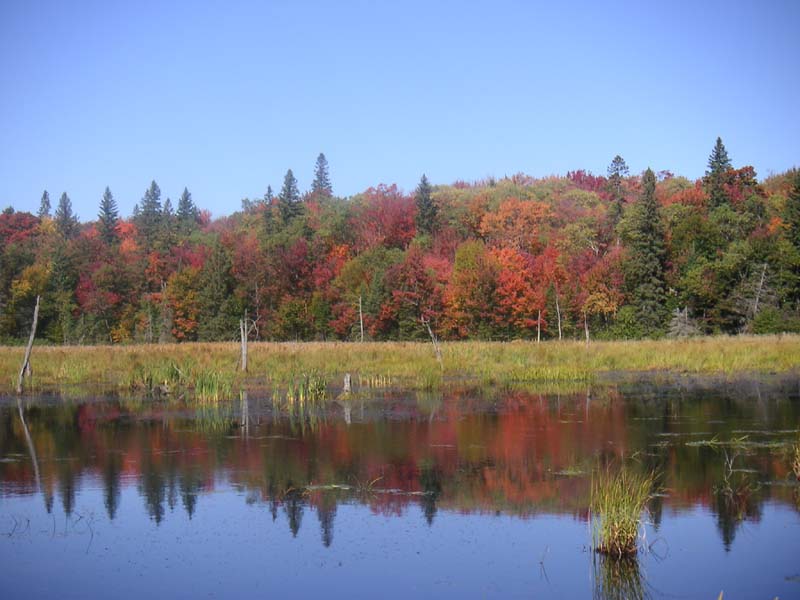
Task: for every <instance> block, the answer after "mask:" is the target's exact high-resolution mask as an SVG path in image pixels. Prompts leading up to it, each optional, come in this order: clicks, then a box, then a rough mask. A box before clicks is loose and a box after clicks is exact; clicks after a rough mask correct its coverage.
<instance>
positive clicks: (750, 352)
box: [0, 335, 800, 399]
mask: <svg viewBox="0 0 800 600" xmlns="http://www.w3.org/2000/svg"><path fill="white" fill-rule="evenodd" d="M441 348H442V356H443V360H442V363H441V365H440V364H439V363H438V362H437V360H436V357H435V354H434V352H433V349H432V347H431V344H429V343H427V344H426V343H422V342H419V343H411V342H386V343H380V344H376V343H364V344H360V343H341V342H313V343H299V344H298V343H251V344H250V349H249V358H248V363H249V364H248V372H247V373H242V372H241V371H239V370H237V360H238V357H239V354H238V352H239V348H238V345H237V344H233V343H228V344H226V343H214V344H154V345H131V346H73V347H63V346H62V347H55V346H35V347H34V351H33V355H32V359H31V362H32V366H33V378H32V380H31V383H32V387H31V388H30V389H31V390H32V391H36V390H46V389H53V388H57V387H61V386H75V385H101V386H107V387H112V388H116V389H118V390H120V391H123V390H132V391H134V392H144V393H148V394H153V393H155V394H170V393H171V394H177V393H180V392H181V391H186V390H194V391H195V392H197V393H198V395H202V396H203V397H204V398H207V399H213V398H216V399H220V398H222V397H224V396H226V395H231V394H235V392H236V390H237V389H259V388H267V389H282V390H291V391H290V394H291V395H293V396H295V397H299V396H301V395H302V396H303V397H304V398H308V397H309V396H321V395H323V390H324V389H325V388H327V387H328V386H329V385H330V386H333V387H334V388H336V387H337V386H341V385H342V381H343V377H344V375H345V374H346V373H351V374H352V376H353V381H354V383H357V384H358V385H359V386H360V387H370V388H386V387H393V386H394V387H406V388H413V389H418V390H432V389H437V388H439V387H441V386H442V385H445V384H447V383H448V382H460V383H462V382H475V383H476V384H480V385H484V386H486V385H488V386H491V385H503V386H514V385H527V384H532V385H534V384H535V385H542V386H558V385H560V384H565V383H566V384H573V383H578V384H585V383H590V382H591V381H593V380H594V379H595V378H597V377H598V376H601V375H602V374H604V373H616V372H621V371H622V372H652V371H664V372H671V373H688V374H717V375H723V376H731V375H734V374H737V373H743V372H786V371H791V370H793V369H796V368H797V366H798V365H800V337H799V336H793V335H784V336H771V337H769V336H767V337H755V336H749V337H748V336H737V337H712V338H695V339H688V340H658V341H626V342H592V343H591V344H590V345H589V346H588V347H587V346H586V345H585V344H583V343H580V342H547V343H542V344H536V343H524V342H514V343H501V342H449V343H444V344H442V346H441ZM22 354H23V349H22V348H18V347H12V348H9V347H2V348H0V381H2V382H4V386H7V388H8V389H11V387H12V384H13V382H14V378H15V374H16V371H17V370H18V368H19V364H20V361H21V359H22ZM339 389H341V388H339Z"/></svg>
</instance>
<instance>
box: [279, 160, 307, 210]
mask: <svg viewBox="0 0 800 600" xmlns="http://www.w3.org/2000/svg"><path fill="white" fill-rule="evenodd" d="M278 208H279V209H280V213H281V219H283V222H284V223H289V222H290V221H292V220H293V219H294V218H295V217H297V216H298V215H300V213H301V212H302V207H301V206H300V191H299V190H298V189H297V179H295V177H294V173H292V170H291V169H289V170H288V171H286V176H285V177H284V178H283V188H281V193H280V194H279V195H278Z"/></svg>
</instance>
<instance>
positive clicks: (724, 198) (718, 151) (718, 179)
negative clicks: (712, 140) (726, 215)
mask: <svg viewBox="0 0 800 600" xmlns="http://www.w3.org/2000/svg"><path fill="white" fill-rule="evenodd" d="M731 168H732V165H731V159H730V158H728V151H727V150H726V149H725V145H724V144H723V143H722V138H717V143H716V144H715V145H714V149H713V150H712V151H711V156H709V157H708V171H706V175H705V177H704V178H703V182H704V183H705V187H706V192H707V193H708V195H709V197H710V199H711V208H717V207H718V206H722V205H723V204H726V203H727V202H728V195H727V194H726V193H725V188H724V187H723V184H724V183H725V174H726V173H727V172H728V171H729V170H730V169H731Z"/></svg>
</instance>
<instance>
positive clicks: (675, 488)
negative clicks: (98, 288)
mask: <svg viewBox="0 0 800 600" xmlns="http://www.w3.org/2000/svg"><path fill="white" fill-rule="evenodd" d="M682 385H683V384H682ZM632 389H633V391H626V390H625V389H623V388H619V387H608V388H602V387H601V388H595V387H593V388H592V390H591V401H588V402H587V394H586V391H585V390H583V391H581V392H577V393H575V394H568V393H566V392H561V393H559V394H557V395H547V394H538V393H536V394H535V393H531V392H528V391H525V390H522V389H506V390H502V391H497V392H490V391H485V390H483V391H481V390H475V389H465V390H451V391H445V392H441V391H439V392H437V393H436V394H417V395H402V394H398V395H397V396H391V395H390V394H387V395H386V396H385V397H381V400H380V404H378V403H376V404H375V405H374V406H373V407H371V406H370V404H369V403H366V404H365V409H364V413H363V414H362V415H361V416H359V417H358V418H356V415H352V416H353V419H351V422H350V423H349V424H347V423H345V422H344V421H342V420H341V419H330V418H326V417H325V414H324V412H320V414H318V415H317V414H316V413H315V414H314V415H311V414H306V413H304V414H303V415H299V414H293V415H289V416H286V415H284V416H279V417H277V418H273V416H272V412H271V410H269V411H262V412H259V402H258V400H257V399H255V398H251V399H249V404H248V411H249V412H250V417H251V418H250V431H249V436H248V437H244V436H242V435H240V432H238V431H237V432H234V433H235V435H233V434H232V431H231V426H230V423H231V419H230V417H229V415H228V412H229V411H228V412H226V409H224V408H221V409H219V410H217V411H211V410H209V409H203V410H201V411H199V412H198V414H199V417H197V418H194V415H195V413H194V412H193V410H194V409H193V408H191V407H187V406H183V405H180V404H178V405H176V406H174V407H172V406H171V405H168V404H167V405H162V406H157V405H155V404H154V403H152V402H146V403H145V402H139V403H136V402H127V401H126V402H123V401H108V402H97V401H95V402H91V403H79V402H72V403H69V402H65V403H63V404H44V405H40V406H35V407H33V406H32V407H29V408H27V409H26V411H25V413H24V417H25V424H26V426H27V429H28V434H29V437H30V444H28V443H27V442H26V436H25V428H24V427H23V426H22V424H21V421H20V419H19V415H18V414H17V412H18V411H15V410H14V409H13V407H2V408H0V453H2V454H1V456H3V457H6V456H10V457H18V456H22V457H29V456H30V455H31V452H30V447H31V446H32V447H33V448H34V449H35V452H36V454H37V457H38V467H39V476H38V479H39V480H40V481H41V485H40V486H37V484H36V481H37V475H36V470H35V469H34V466H33V464H32V462H31V461H30V460H29V459H27V458H23V459H18V458H13V460H9V461H3V462H0V481H2V482H9V483H13V484H14V486H15V489H18V490H23V493H35V490H36V489H37V487H39V489H40V493H41V494H42V498H43V500H44V505H45V509H46V510H47V511H48V512H49V511H51V510H52V509H53V503H54V498H55V497H58V499H59V500H60V504H61V506H62V507H63V510H64V513H65V514H66V515H68V516H69V515H72V514H73V513H74V511H75V509H76V507H75V502H76V494H77V493H79V487H80V485H82V484H84V482H88V481H98V482H100V483H101V485H102V501H103V503H104V505H105V510H106V513H107V515H108V518H109V519H112V520H113V519H116V518H117V517H118V515H119V514H120V511H121V510H123V509H122V508H121V507H120V501H121V497H122V490H123V487H124V486H125V481H128V480H131V481H137V482H138V485H137V488H138V492H139V494H140V495H141V497H142V501H143V503H144V505H145V508H146V510H147V514H148V515H149V516H150V517H151V519H152V520H153V521H154V522H155V523H156V524H160V523H161V522H162V521H163V520H164V519H165V518H166V515H167V507H169V508H170V509H172V510H176V509H177V510H180V507H182V510H183V512H184V513H185V515H186V516H187V517H188V518H190V519H191V518H193V517H194V515H195V514H196V511H197V509H198V505H199V504H200V503H201V502H202V499H201V498H202V496H203V494H204V493H206V492H208V491H210V490H211V488H212V487H213V485H214V484H215V482H217V481H219V482H223V483H222V485H224V486H235V487H236V488H237V489H240V490H243V491H244V492H246V495H247V497H248V498H249V501H250V502H263V503H264V506H265V508H266V510H268V511H269V512H270V513H271V515H272V518H273V520H276V519H277V518H278V515H279V514H281V513H282V514H284V515H285V517H286V519H287V522H288V525H289V530H290V531H291V533H292V535H293V536H297V535H298V533H299V531H300V527H301V525H302V519H303V515H304V513H305V511H306V509H311V510H313V511H315V512H316V514H317V519H318V521H319V527H320V537H321V541H322V543H323V545H325V546H330V545H331V544H332V543H333V534H334V522H335V520H336V514H337V508H338V504H339V503H340V502H358V503H364V504H368V505H369V506H370V509H371V510H373V511H375V512H377V513H382V514H388V515H391V514H400V513H402V512H403V511H404V510H406V509H407V508H408V507H409V506H414V505H417V504H418V506H419V507H420V510H421V512H422V513H423V515H424V518H425V520H426V522H427V523H428V525H429V526H431V527H432V526H433V525H434V522H435V521H436V516H437V514H438V513H439V511H442V510H457V511H461V512H469V511H482V512H503V513H506V514H516V515H531V514H534V513H541V512H550V513H555V514H572V515H578V516H580V517H581V518H583V515H585V514H586V507H587V502H588V475H587V472H588V471H587V468H586V465H588V464H591V463H593V462H594V461H595V460H616V459H619V458H620V457H623V456H626V457H633V456H635V457H636V460H637V461H639V462H641V463H642V465H643V468H645V469H646V470H654V471H656V472H659V473H661V474H663V479H662V480H661V481H660V482H659V487H662V488H664V489H667V490H669V496H668V497H659V498H655V499H654V500H653V501H651V503H650V506H649V508H650V514H651V516H652V519H653V521H654V523H655V524H656V526H658V524H659V522H660V520H661V516H662V514H663V513H664V512H665V509H667V511H666V512H667V514H669V510H682V509H683V508H685V507H690V506H698V505H700V506H705V507H707V508H709V509H710V510H711V511H713V513H714V515H715V516H716V519H717V525H718V529H719V532H720V537H721V541H722V543H723V544H724V546H725V547H726V548H729V547H731V545H732V543H733V541H734V538H735V536H736V531H737V528H738V527H739V525H740V524H741V522H742V521H743V520H745V519H758V518H760V514H761V506H762V503H763V502H764V499H765V498H766V497H769V498H770V500H771V501H776V502H783V503H785V504H787V505H789V506H792V507H794V506H796V503H797V502H798V501H797V497H798V496H800V495H799V494H798V492H797V489H796V487H792V486H772V487H769V488H765V489H761V490H757V491H756V490H753V489H751V487H750V486H749V485H745V483H744V482H746V480H747V477H750V478H751V480H752V481H757V480H762V481H764V480H767V481H769V480H771V481H786V480H787V479H793V478H794V477H795V475H794V472H793V467H792V461H791V460H787V457H790V455H791V450H790V449H787V450H786V452H782V451H778V450H775V448H774V447H771V446H770V445H767V444H762V445H758V444H756V445H752V446H748V448H747V452H744V453H742V454H741V455H740V457H739V458H738V461H739V462H738V463H737V468H736V469H732V468H730V466H728V467H727V468H726V467H725V463H726V460H725V455H724V454H723V453H721V452H720V451H719V449H715V448H714V447H709V446H704V445H703V444H698V443H696V442H697V441H698V440H702V439H704V438H709V439H713V440H717V441H719V440H726V439H727V440H730V439H731V438H732V437H733V436H734V432H735V431H737V430H740V429H743V428H746V427H748V426H749V427H752V424H753V423H756V422H757V423H758V427H759V429H760V430H763V431H766V432H770V431H773V432H780V431H781V430H787V429H790V428H791V427H795V426H796V423H797V422H799V421H800V406H799V405H798V403H797V402H796V401H792V400H790V399H788V398H789V396H788V395H787V393H786V392H785V390H784V389H783V388H782V387H781V385H777V386H776V387H774V388H769V387H764V386H761V387H760V388H758V391H759V393H760V394H761V398H762V401H761V402H760V403H758V402H755V403H754V402H753V401H752V398H750V397H749V396H748V393H749V392H748V391H747V389H748V388H744V387H742V389H740V388H738V387H736V386H733V387H727V388H725V389H724V390H722V391H720V390H719V389H714V388H710V389H706V388H700V389H693V388H691V387H681V388H680V389H677V390H673V391H669V390H667V391H666V392H665V388H663V386H662V387H659V386H652V387H648V386H640V387H637V388H632ZM376 407H377V408H376ZM320 410H321V409H320ZM336 410H338V409H336ZM254 413H255V414H254ZM371 415H372V416H371ZM212 417H213V418H212ZM788 435H789V434H787V436H786V437H787V439H786V441H787V443H790V442H791V443H796V441H797V438H796V435H794V436H793V438H794V439H791V440H790V439H788ZM765 439H766V440H767V441H769V442H770V443H774V442H775V441H776V440H778V441H781V440H783V438H781V437H780V436H779V435H778V434H777V433H771V434H770V437H768V438H765ZM257 440H260V441H257ZM787 452H788V453H789V454H787ZM791 456H794V455H791ZM726 469H727V470H726ZM749 471H756V472H757V473H758V475H753V474H749V475H748V472H749ZM726 477H727V479H726ZM369 482H378V483H376V484H375V487H380V488H381V491H380V493H375V490H372V489H368V488H369V487H370V486H369V485H366V484H368V483H369ZM315 490H316V491H315Z"/></svg>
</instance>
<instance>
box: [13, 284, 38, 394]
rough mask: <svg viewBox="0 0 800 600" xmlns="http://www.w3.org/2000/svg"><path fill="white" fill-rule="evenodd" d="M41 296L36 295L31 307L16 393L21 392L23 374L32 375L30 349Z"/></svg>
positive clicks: (34, 335) (34, 334)
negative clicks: (26, 341) (31, 312)
mask: <svg viewBox="0 0 800 600" xmlns="http://www.w3.org/2000/svg"><path fill="white" fill-rule="evenodd" d="M40 298H41V296H36V306H35V307H34V309H33V323H31V336H30V337H29V338H28V346H27V347H26V348H25V357H24V358H23V359H22V368H20V370H19V378H18V379H17V393H18V394H21V393H22V381H23V379H24V378H25V376H28V377H29V378H30V377H31V375H32V370H31V350H32V349H33V339H34V338H35V337H36V325H37V323H38V322H39V299H40Z"/></svg>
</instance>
